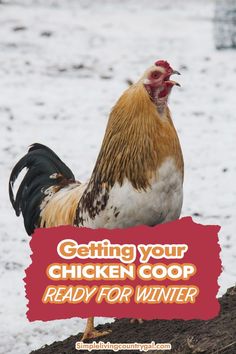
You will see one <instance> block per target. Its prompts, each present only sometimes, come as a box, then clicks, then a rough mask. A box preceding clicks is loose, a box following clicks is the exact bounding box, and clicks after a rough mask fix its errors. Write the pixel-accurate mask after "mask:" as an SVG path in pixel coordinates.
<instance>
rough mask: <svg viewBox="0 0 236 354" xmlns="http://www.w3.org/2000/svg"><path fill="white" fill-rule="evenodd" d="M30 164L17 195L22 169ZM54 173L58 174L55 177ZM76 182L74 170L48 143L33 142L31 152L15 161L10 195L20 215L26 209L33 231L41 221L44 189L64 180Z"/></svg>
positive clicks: (26, 217) (25, 216)
mask: <svg viewBox="0 0 236 354" xmlns="http://www.w3.org/2000/svg"><path fill="white" fill-rule="evenodd" d="M24 168H27V169H28V171H27V173H26V174H25V176H24V178H23V180H22V182H21V184H20V186H19V188H18V191H17V194H16V197H14V193H13V187H14V183H15V181H16V179H17V177H18V176H19V174H20V172H21V171H22V170H23V169H24ZM53 174H58V176H55V178H52V177H50V176H52V175H53ZM62 178H63V179H64V180H69V181H70V182H74V181H75V178H74V175H73V173H72V172H71V170H70V169H69V168H68V167H67V166H66V165H65V164H64V162H62V161H61V159H60V158H59V157H58V156H57V155H56V154H55V153H54V152H53V151H52V150H51V149H49V148H48V147H47V146H45V145H42V144H33V145H32V146H31V147H30V149H29V151H28V153H27V154H26V155H25V156H24V157H22V159H21V160H20V161H19V162H18V163H17V164H16V165H15V167H14V168H13V170H12V173H11V176H10V180H9V197H10V201H11V203H12V206H13V208H14V209H15V212H16V215H17V216H19V215H20V213H21V212H22V214H23V217H24V224H25V229H26V231H27V233H28V234H29V235H31V234H32V233H33V231H34V229H35V228H36V227H37V226H39V223H40V212H41V210H40V205H41V203H42V201H43V199H44V197H45V194H44V191H45V190H46V189H47V188H49V187H51V186H54V185H59V183H60V181H61V180H62Z"/></svg>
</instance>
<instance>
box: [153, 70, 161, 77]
mask: <svg viewBox="0 0 236 354" xmlns="http://www.w3.org/2000/svg"><path fill="white" fill-rule="evenodd" d="M160 76H161V73H160V72H159V71H153V72H152V78H153V79H158V78H159V77H160Z"/></svg>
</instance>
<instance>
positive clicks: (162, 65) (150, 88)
mask: <svg viewBox="0 0 236 354" xmlns="http://www.w3.org/2000/svg"><path fill="white" fill-rule="evenodd" d="M173 74H177V75H180V73H179V72H178V71H177V70H173V69H172V67H171V66H170V64H169V63H168V62H167V61H165V60H158V61H156V62H155V65H153V66H151V67H150V68H149V69H147V70H146V71H145V73H144V75H143V77H142V82H143V84H144V86H145V88H146V90H147V92H148V94H149V96H150V97H151V99H152V101H153V102H154V103H155V104H156V105H157V106H158V105H159V104H160V103H162V102H166V101H167V99H168V96H169V94H170V92H171V89H172V88H173V86H175V85H176V86H180V84H179V83H178V82H176V81H173V80H170V77H171V75H173Z"/></svg>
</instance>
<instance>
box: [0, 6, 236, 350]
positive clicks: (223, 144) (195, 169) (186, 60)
mask: <svg viewBox="0 0 236 354" xmlns="http://www.w3.org/2000/svg"><path fill="white" fill-rule="evenodd" d="M213 14H214V3H213V1H203V0H200V1H199V0H195V1H194V0H189V1H187V0H177V1H175V2H173V1H171V0H165V1H155V2H154V1H153V2H150V1H147V0H140V1H134V0H127V1H120V2H118V1H115V0H113V1H108V0H107V1H103V0H97V1H92V0H91V1H89V0H87V1H86V0H83V1H76V0H70V1H66V0H60V1H56V0H48V1H43V0H25V1H24V0H15V1H14V0H13V1H7V0H5V1H4V0H3V1H0V28H1V30H0V121H1V139H0V154H1V156H0V165H1V183H0V196H1V198H0V215H1V219H0V236H1V254H0V263H1V273H0V274H1V278H0V281H1V292H0V304H1V306H0V315H1V318H2V319H1V333H0V353H4V354H5V353H9V354H13V353H14V354H26V353H29V352H30V351H31V350H32V349H37V348H39V347H40V346H42V345H43V344H45V343H48V344H49V343H51V342H53V341H55V340H60V339H63V338H66V337H67V336H69V335H71V334H76V333H78V332H79V331H81V330H82V329H83V328H84V323H85V321H84V320H81V319H78V318H75V319H69V320H58V321H53V322H48V323H43V322H33V323H29V322H28V321H27V319H26V316H25V312H26V299H25V297H24V296H25V294H24V283H23V281H22V278H23V277H24V269H25V268H26V267H27V266H28V265H29V263H30V258H29V254H30V249H29V237H28V236H27V235H26V232H25V230H24V227H23V223H22V219H21V218H16V217H15V215H14V213H13V209H12V208H11V205H10V203H9V199H8V191H7V184H8V178H9V174H10V171H11V169H12V167H13V165H14V163H16V161H17V160H18V159H19V158H20V157H21V156H22V155H23V154H24V153H25V152H26V149H27V146H28V145H30V144H31V143H33V142H41V143H44V144H46V145H49V146H50V147H51V148H52V149H53V150H55V151H56V152H57V153H58V154H59V156H60V157H61V158H62V159H63V160H64V161H65V162H66V163H67V164H68V166H70V168H71V169H72V170H73V171H74V172H75V174H76V176H77V178H78V179H81V180H85V179H87V178H88V177H89V175H90V173H91V170H92V168H93V164H94V162H95V159H96V156H97V153H98V150H99V147H100V144H101V140H102V137H103V133H104V129H105V126H106V122H107V117H108V114H109V111H110V109H111V107H112V106H113V105H114V103H115V101H116V100H117V98H118V97H119V95H120V94H121V92H122V91H123V90H124V89H125V88H126V87H127V79H130V80H137V79H138V78H139V77H140V75H141V74H142V72H143V71H144V70H145V69H146V68H147V67H148V66H149V65H151V64H152V63H153V62H154V61H156V60H157V59H167V60H168V61H169V62H170V63H171V65H172V66H173V67H174V68H176V69H177V70H179V71H181V73H182V76H181V77H180V78H179V77H178V80H179V81H180V82H181V84H182V88H181V89H178V88H176V89H174V90H173V92H172V97H171V101H170V107H171V110H172V114H173V119H174V122H175V125H176V127H177V130H178V133H179V137H180V140H181V144H182V147H183V152H184V158H185V184H184V206H183V212H182V215H183V216H184V215H192V216H193V218H194V220H195V221H197V222H201V223H203V224H219V225H221V226H222V229H221V232H220V244H221V247H222V254H221V256H222V261H223V266H224V270H223V273H222V276H221V277H220V285H221V290H220V293H223V292H224V291H225V290H226V288H227V287H229V286H232V285H233V284H234V283H235V276H236V242H235V241H236V236H235V234H234V230H235V229H236V218H235V211H236V183H235V177H236V149H235V136H236V119H235V114H234V109H233V108H234V106H235V90H236V80H235V75H236V60H235V59H236V51H231V50H228V51H216V50H215V48H214V41H213V22H212V17H213ZM97 321H98V322H102V321H106V319H103V320H102V319H98V320H97Z"/></svg>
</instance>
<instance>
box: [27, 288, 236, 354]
mask: <svg viewBox="0 0 236 354" xmlns="http://www.w3.org/2000/svg"><path fill="white" fill-rule="evenodd" d="M219 302H220V305H221V310H220V314H219V316H217V317H216V318H214V319H211V320H208V321H203V320H190V321H184V320H171V321H170V320H152V321H144V322H143V323H142V324H139V323H133V324H131V323H130V320H129V319H116V320H115V322H113V323H107V324H104V325H99V326H97V329H98V330H107V329H111V330H112V332H111V333H110V334H108V335H106V336H104V337H99V338H98V339H97V340H96V341H97V342H99V341H103V342H110V343H133V342H138V343H149V342H152V341H154V342H156V343H171V345H172V349H171V350H170V351H165V353H171V354H177V353H178V354H191V353H204V354H207V353H209V354H210V353H212V354H213V353H215V354H216V353H217V354H218V353H219V354H235V353H236V286H235V287H232V288H229V289H228V290H227V292H226V293H225V294H224V295H223V296H222V297H221V298H219ZM81 337H82V333H78V334H77V335H75V336H70V337H69V338H67V339H65V340H64V341H60V342H54V343H52V344H51V345H45V346H44V347H42V348H41V349H38V350H35V351H32V352H31V353H30V354H54V353H55V354H78V353H80V354H85V353H86V354H88V353H92V354H93V353H100V354H103V353H104V354H114V353H115V352H114V351H109V350H106V351H105V350H99V351H98V350H92V351H91V352H89V351H85V350H84V351H81V350H80V351H78V350H76V349H75V343H76V342H77V341H80V339H81ZM93 341H94V339H93V340H89V341H87V342H93ZM119 353H124V354H127V353H129V354H140V351H138V350H136V351H135V350H129V351H119ZM143 353H144V352H143ZM148 353H149V354H158V353H164V351H157V350H155V351H148Z"/></svg>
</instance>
